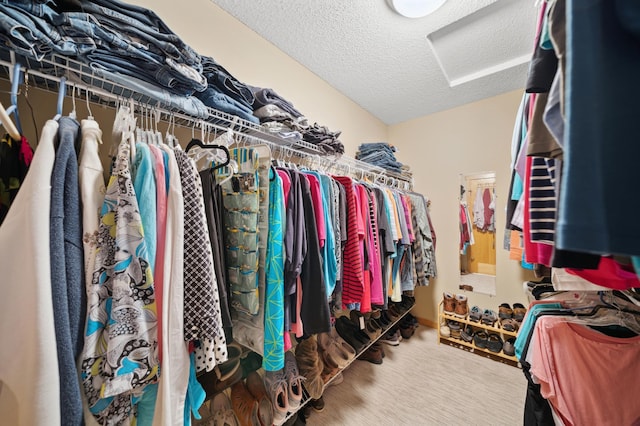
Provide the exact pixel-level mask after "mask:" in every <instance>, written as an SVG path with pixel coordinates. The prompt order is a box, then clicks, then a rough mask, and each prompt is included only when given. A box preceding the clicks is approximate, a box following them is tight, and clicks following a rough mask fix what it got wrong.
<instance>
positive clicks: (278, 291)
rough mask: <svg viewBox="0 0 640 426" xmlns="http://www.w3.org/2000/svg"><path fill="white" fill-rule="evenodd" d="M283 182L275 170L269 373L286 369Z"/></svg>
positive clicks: (267, 306) (266, 315) (270, 249)
mask: <svg viewBox="0 0 640 426" xmlns="http://www.w3.org/2000/svg"><path fill="white" fill-rule="evenodd" d="M283 195H284V191H283V187H282V179H281V178H280V176H279V175H278V173H277V172H276V171H275V169H271V176H270V179H269V198H270V199H269V239H268V243H267V260H266V262H267V265H266V277H267V282H266V286H265V289H266V291H265V301H264V304H265V307H264V356H263V357H262V367H263V368H264V370H265V371H277V370H281V369H283V368H284V353H285V351H284V233H283V230H284V225H285V218H286V216H285V204H284V196H283Z"/></svg>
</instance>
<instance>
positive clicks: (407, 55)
mask: <svg viewBox="0 0 640 426" xmlns="http://www.w3.org/2000/svg"><path fill="white" fill-rule="evenodd" d="M212 1H213V2H214V3H216V4H217V5H219V6H220V7H222V8H223V9H224V10H226V11H227V12H229V13H230V14H231V15H233V16H234V17H235V18H237V19H238V20H239V21H241V22H243V23H244V24H245V25H247V26H248V27H249V28H251V29H253V30H254V31H255V32H256V33H258V34H259V35H260V36H262V37H263V38H265V39H267V40H268V41H270V42H271V43H273V44H274V45H276V46H277V47H278V48H280V49H281V50H282V51H284V52H285V53H287V54H288V55H289V56H291V57H292V58H294V59H295V60H297V61H298V62H300V63H301V64H302V65H304V66H305V67H306V68H308V69H309V70H311V71H312V72H313V73H315V74H316V75H318V76H319V77H321V78H322V79H324V80H325V81H327V82H328V83H329V84H330V85H332V86H333V87H335V88H336V89H338V90H339V91H340V92H342V93H344V94H345V95H346V96H348V97H349V98H351V99H352V100H353V101H355V102H356V103H357V104H359V105H360V106H362V107H363V108H364V109H366V110H368V111H369V112H371V113H372V114H373V115H375V116H376V117H378V118H379V119H380V120H382V121H383V122H385V123H386V124H396V123H399V122H403V121H406V120H409V119H412V118H415V117H420V116H423V115H427V114H432V113H434V112H437V111H441V110H445V109H448V108H452V107H456V106H459V105H463V104H466V103H469V102H473V101H476V100H479V99H483V98H487V97H490V96H494V95H498V94H500V93H504V92H507V91H509V90H514V89H517V88H520V87H523V85H524V81H525V78H526V70H527V64H526V62H527V60H528V59H529V57H530V52H531V50H532V46H533V33H534V31H535V21H536V9H535V8H534V1H533V0H448V1H447V2H446V3H445V4H444V5H443V6H442V7H441V8H439V9H438V10H437V11H436V12H434V13H433V14H432V15H429V16H427V17H425V18H419V19H408V18H403V17H401V16H399V15H396V14H395V13H394V12H392V11H391V9H390V8H389V7H388V6H387V3H386V1H385V0H350V1H344V0H253V1H238V0H212Z"/></svg>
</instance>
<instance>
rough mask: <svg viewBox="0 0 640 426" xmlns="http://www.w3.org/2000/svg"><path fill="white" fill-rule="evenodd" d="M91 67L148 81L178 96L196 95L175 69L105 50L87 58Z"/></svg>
mask: <svg viewBox="0 0 640 426" xmlns="http://www.w3.org/2000/svg"><path fill="white" fill-rule="evenodd" d="M86 59H87V62H88V63H89V66H91V68H94V69H98V68H102V69H105V70H107V71H113V72H117V73H120V74H122V75H128V76H131V77H133V78H139V79H140V80H144V81H147V82H148V83H151V84H155V85H158V86H162V87H164V88H167V89H168V90H169V91H170V92H172V93H176V94H178V95H191V94H193V93H194V87H193V84H192V81H191V80H189V79H187V78H185V77H182V76H181V75H180V74H179V73H176V71H175V69H173V68H171V67H169V66H166V65H162V64H158V63H152V62H147V61H144V60H140V59H134V58H124V57H121V56H115V55H113V54H112V53H110V52H109V51H105V50H104V49H99V50H96V51H94V52H92V53H90V54H88V55H87V56H86Z"/></svg>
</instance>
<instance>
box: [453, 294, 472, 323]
mask: <svg viewBox="0 0 640 426" xmlns="http://www.w3.org/2000/svg"><path fill="white" fill-rule="evenodd" d="M455 301H456V307H455V309H454V313H453V314H454V315H455V316H457V317H458V318H466V317H467V314H468V313H469V306H468V305H467V296H465V295H463V294H458V295H457V296H456V299H455Z"/></svg>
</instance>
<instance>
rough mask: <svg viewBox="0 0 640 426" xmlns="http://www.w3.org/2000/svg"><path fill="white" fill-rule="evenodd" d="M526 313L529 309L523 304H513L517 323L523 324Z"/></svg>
mask: <svg viewBox="0 0 640 426" xmlns="http://www.w3.org/2000/svg"><path fill="white" fill-rule="evenodd" d="M526 313H527V308H525V307H524V305H523V304H522V303H514V304H513V318H514V319H515V320H516V321H518V322H522V320H523V319H524V316H525V314H526Z"/></svg>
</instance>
